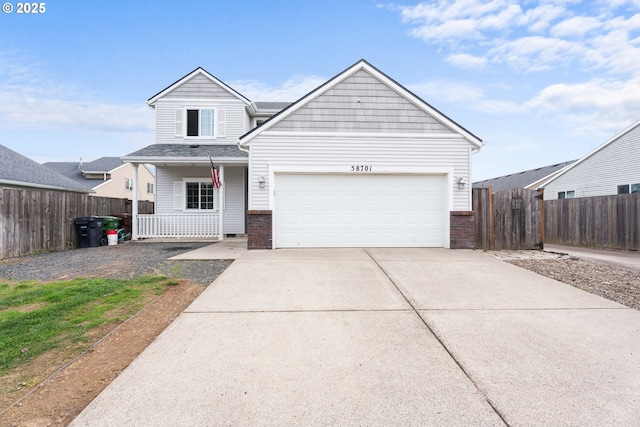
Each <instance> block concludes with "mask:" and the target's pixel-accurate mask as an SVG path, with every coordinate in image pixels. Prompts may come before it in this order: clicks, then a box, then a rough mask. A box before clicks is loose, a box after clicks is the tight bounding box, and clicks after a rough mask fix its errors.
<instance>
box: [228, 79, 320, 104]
mask: <svg viewBox="0 0 640 427" xmlns="http://www.w3.org/2000/svg"><path fill="white" fill-rule="evenodd" d="M326 81H327V79H326V78H323V77H318V76H294V77H292V78H290V79H289V80H287V81H285V82H284V83H282V84H281V85H280V86H269V85H266V84H264V83H261V82H257V81H246V80H238V81H233V82H230V83H229V86H231V87H233V88H234V89H236V90H237V91H238V92H240V93H241V94H243V95H244V96H246V97H247V98H249V99H250V100H252V101H274V102H275V101H279V102H293V101H296V100H297V99H299V98H300V97H302V96H304V95H306V94H307V93H309V92H311V91H312V90H313V89H315V88H317V87H318V86H320V85H321V84H323V83H325V82H326Z"/></svg>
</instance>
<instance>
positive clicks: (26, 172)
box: [0, 145, 91, 193]
mask: <svg viewBox="0 0 640 427" xmlns="http://www.w3.org/2000/svg"><path fill="white" fill-rule="evenodd" d="M0 186H2V187H17V188H37V189H43V190H57V191H70V192H75V193H89V192H90V191H91V190H88V189H86V188H85V187H83V186H81V185H79V184H78V183H77V182H75V181H73V180H71V179H69V178H67V177H65V176H63V175H61V174H60V173H58V172H56V171H53V170H51V169H49V168H47V167H45V166H43V165H41V164H40V163H38V162H36V161H33V160H31V159H29V158H27V157H25V156H23V155H22V154H18V153H16V152H15V151H13V150H10V149H9V148H7V147H5V146H4V145H0Z"/></svg>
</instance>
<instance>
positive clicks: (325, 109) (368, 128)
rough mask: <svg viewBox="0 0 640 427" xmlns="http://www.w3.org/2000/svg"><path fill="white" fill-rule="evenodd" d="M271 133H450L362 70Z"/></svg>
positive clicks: (306, 106)
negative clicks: (290, 131)
mask: <svg viewBox="0 0 640 427" xmlns="http://www.w3.org/2000/svg"><path fill="white" fill-rule="evenodd" d="M272 130H274V131H286V130H292V131H306V132H313V131H318V132H328V131H335V132H377V133H380V132H391V133H454V132H453V130H451V129H450V128H449V127H447V126H445V125H444V124H443V123H441V122H440V121H439V120H437V119H436V118H434V117H433V116H431V115H429V114H428V113H426V112H425V111H424V110H422V109H420V108H418V107H417V106H416V105H415V104H414V103H412V102H410V101H409V100H408V99H407V98H405V97H403V96H401V95H400V94H399V93H397V92H396V91H395V90H393V89H391V88H390V87H388V86H387V85H385V84H384V83H383V82H381V81H380V80H378V79H377V78H376V77H374V76H372V75H371V74H369V73H368V72H367V71H365V70H360V71H358V72H356V73H355V74H353V75H352V76H350V77H348V78H346V79H345V80H344V81H342V82H340V83H339V84H338V85H336V86H335V87H333V88H331V89H329V90H328V91H327V92H325V93H323V94H322V95H320V96H318V97H317V98H315V99H314V100H312V101H311V102H309V103H308V104H307V105H305V106H304V107H303V108H301V109H299V110H298V111H296V112H295V113H293V114H291V115H290V116H289V117H287V118H286V119H285V120H283V121H281V122H280V123H278V124H277V125H275V126H274V127H273V128H272Z"/></svg>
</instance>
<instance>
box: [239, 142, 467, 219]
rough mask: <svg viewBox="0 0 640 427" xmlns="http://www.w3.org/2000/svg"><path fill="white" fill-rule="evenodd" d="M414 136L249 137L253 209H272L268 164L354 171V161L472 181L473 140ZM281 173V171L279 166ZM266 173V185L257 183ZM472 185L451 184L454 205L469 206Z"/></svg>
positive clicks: (377, 169) (382, 170)
mask: <svg viewBox="0 0 640 427" xmlns="http://www.w3.org/2000/svg"><path fill="white" fill-rule="evenodd" d="M427 138H429V135H411V136H402V137H395V138H394V137H393V136H388V135H383V134H381V135H380V136H379V137H372V136H370V135H369V136H358V135H355V134H354V135H353V136H344V135H342V136H327V135H318V136H311V135H305V136H295V135H293V134H292V135H291V136H283V135H277V136H269V135H268V134H267V133H266V132H265V133H262V134H260V135H259V136H257V137H256V138H255V139H254V140H253V141H252V142H251V150H250V156H251V160H250V164H251V169H250V171H249V173H250V179H249V182H250V183H251V184H250V185H251V188H250V192H249V197H250V202H249V209H252V210H253V209H272V207H271V206H270V205H269V180H270V178H271V177H270V167H271V169H272V170H273V169H274V168H276V169H279V170H282V169H287V170H290V171H294V170H295V171H297V172H305V171H307V172H314V173H321V172H330V173H352V172H351V166H352V165H367V166H370V167H371V168H372V172H369V173H394V172H399V171H400V172H401V171H405V172H406V171H410V172H412V173H430V172H434V171H437V173H441V172H442V171H447V172H449V173H450V175H451V176H450V178H451V180H452V181H454V179H453V178H454V177H462V178H463V179H464V181H465V182H466V183H468V182H469V173H470V171H469V155H470V154H469V153H470V144H469V143H468V142H467V141H466V140H464V139H463V138H462V137H458V136H456V135H452V136H451V137H447V138H444V137H441V138H438V137H432V139H427ZM276 172H277V171H276ZM261 177H264V179H265V181H266V185H265V188H259V180H260V178H261ZM468 187H469V185H466V186H465V188H463V189H459V188H458V187H457V186H452V188H451V199H452V200H451V204H452V209H453V210H470V209H471V195H470V191H469V188H468Z"/></svg>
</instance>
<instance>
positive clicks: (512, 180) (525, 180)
mask: <svg viewBox="0 0 640 427" xmlns="http://www.w3.org/2000/svg"><path fill="white" fill-rule="evenodd" d="M573 162H575V160H570V161H568V162H562V163H556V164H553V165H548V166H543V167H540V168H536V169H530V170H526V171H523V172H517V173H512V174H509V175H503V176H499V177H496V178H490V179H485V180H484V181H477V182H474V183H473V188H489V187H491V188H492V190H493V192H494V193H495V192H498V191H502V190H510V189H512V188H525V187H528V186H530V185H532V184H535V183H536V182H538V181H540V179H542V178H548V177H549V176H551V175H552V174H554V173H557V172H558V171H560V170H561V169H562V168H564V167H566V166H568V165H570V164H571V163H573Z"/></svg>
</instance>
